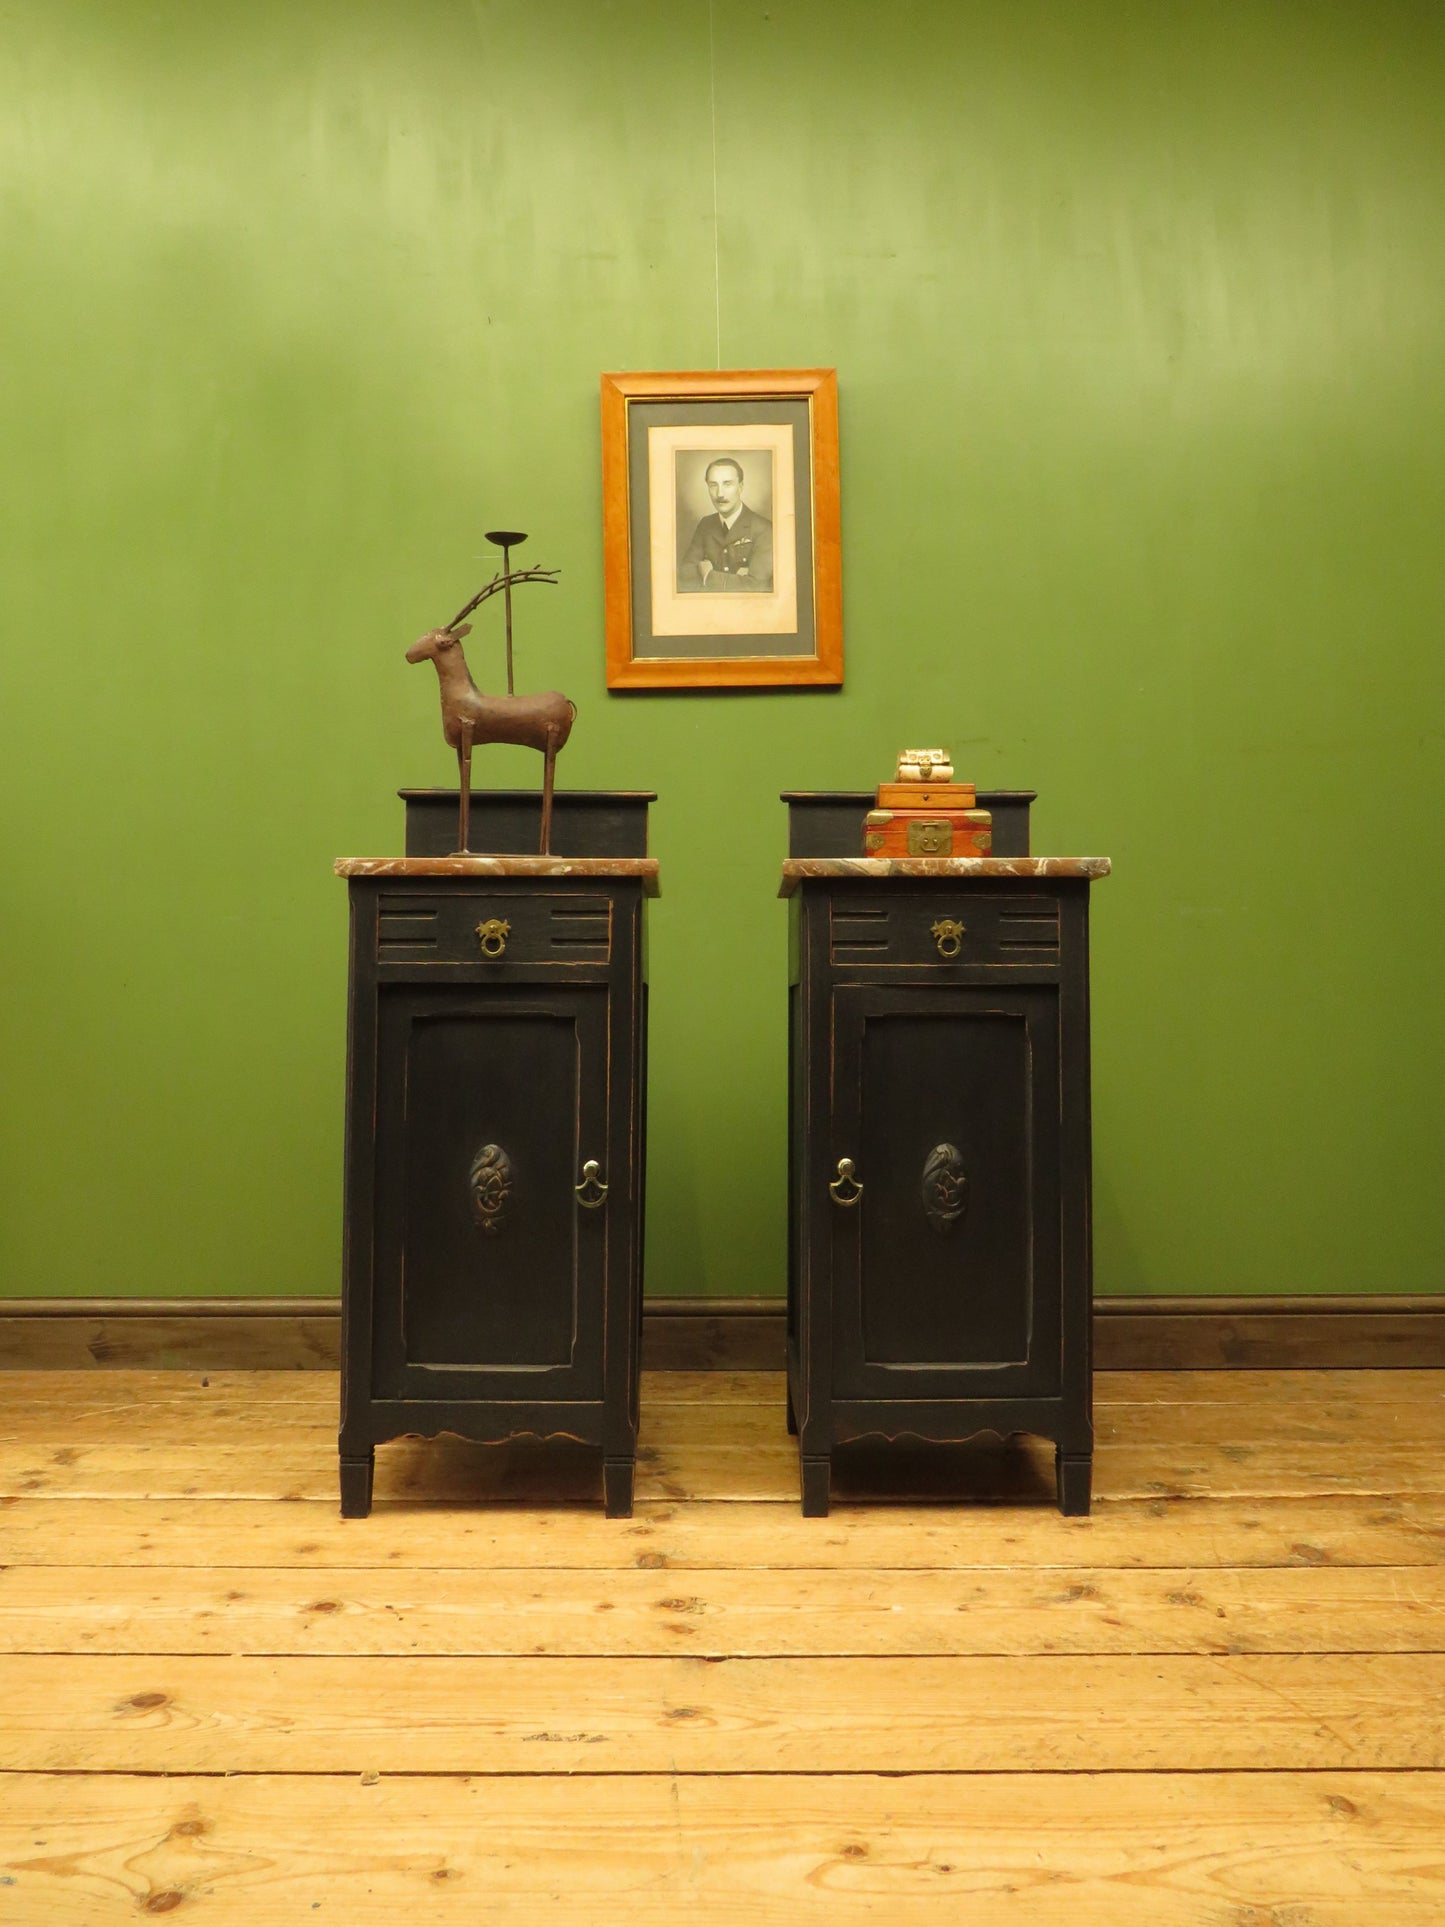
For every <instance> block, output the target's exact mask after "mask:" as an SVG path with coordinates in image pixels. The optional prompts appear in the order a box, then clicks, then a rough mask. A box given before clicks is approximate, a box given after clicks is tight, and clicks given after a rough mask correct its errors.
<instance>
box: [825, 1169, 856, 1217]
mask: <svg viewBox="0 0 1445 1927" xmlns="http://www.w3.org/2000/svg"><path fill="white" fill-rule="evenodd" d="M847 1185H851V1186H852V1187H853V1188H852V1190H851V1191H850V1192H849V1194H848V1196H847V1197H845V1196H844V1195H843V1192H844V1187H845V1186H847ZM828 1189H829V1191H830V1192H831V1193H832V1196H833V1202H834V1204H841V1205H842V1206H843V1207H844V1209H845V1210H846V1209H847V1207H848V1206H849V1205H850V1204H857V1202H858V1200H859V1198H861V1197H862V1195H863V1185H862V1182H861V1180H860V1179H858V1178H855V1177H854V1175H853V1160H852V1158H839V1160H838V1175H837V1177H836V1178H834V1180H833V1182H832V1183H831V1184H830V1185H829V1186H828Z"/></svg>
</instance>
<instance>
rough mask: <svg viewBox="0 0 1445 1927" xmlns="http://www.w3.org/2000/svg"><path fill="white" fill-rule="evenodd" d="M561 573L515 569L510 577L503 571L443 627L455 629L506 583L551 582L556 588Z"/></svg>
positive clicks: (549, 570)
mask: <svg viewBox="0 0 1445 1927" xmlns="http://www.w3.org/2000/svg"><path fill="white" fill-rule="evenodd" d="M561 573H562V571H561V570H560V569H538V568H532V569H513V570H512V572H511V574H510V576H509V575H508V574H507V573H506V572H505V571H502V572H501V573H499V574H497V575H494V576H493V577H492V579H491V581H490V582H489V583H488V584H487V586H486V587H485V588H484V589H478V590H477V593H476V594H475V595H474V596H473V597H472V599H471V601H470V602H469V603H468V604H467V605H466V607H465V608H464V609H458V610H457V612H456V614H455V615H454V616H453V617H452V619H451V621H450V622H447V623H443V625H442V627H443V628H445V629H455V628H456V626H457V624H458V623H459V622H465V621H466V619H467V617H468V616H469V615H470V614H471V613H472V611H473V609H476V608H479V607H480V606H481V604H482V603H484V602H485V601H486V599H487V597H488V596H489V595H495V594H496V593H497V591H498V589H500V588H503V587H504V586H505V585H506V583H508V582H509V581H510V582H550V583H551V584H552V586H553V587H554V588H555V587H556V584H557V577H558V576H559V575H560V574H561Z"/></svg>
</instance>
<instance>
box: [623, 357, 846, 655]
mask: <svg viewBox="0 0 1445 1927" xmlns="http://www.w3.org/2000/svg"><path fill="white" fill-rule="evenodd" d="M602 525H603V550H604V562H605V571H606V592H607V686H608V688H609V689H679V688H685V689H721V688H729V687H738V688H742V687H748V686H754V687H759V686H768V685H771V686H774V687H778V686H785V685H789V684H792V685H829V684H833V685H836V684H838V683H841V682H842V680H843V583H842V572H841V561H840V554H839V540H838V377H837V372H836V370H834V369H832V368H786V369H763V370H743V371H729V372H726V373H724V372H718V373H713V374H631V375H604V376H603V377H602Z"/></svg>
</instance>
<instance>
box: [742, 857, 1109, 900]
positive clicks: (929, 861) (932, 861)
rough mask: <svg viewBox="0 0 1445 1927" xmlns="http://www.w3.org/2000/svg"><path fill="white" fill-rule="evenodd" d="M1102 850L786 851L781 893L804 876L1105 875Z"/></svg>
mask: <svg viewBox="0 0 1445 1927" xmlns="http://www.w3.org/2000/svg"><path fill="white" fill-rule="evenodd" d="M1112 868H1113V865H1112V863H1111V862H1110V860H1109V858H1108V857H1106V856H790V857H787V858H785V860H784V862H783V882H782V888H781V889H780V890H779V891H778V895H779V896H780V897H790V896H791V895H792V894H793V892H794V890H796V889H797V887H798V885H799V884H800V883H803V882H806V881H807V879H808V878H809V877H867V878H868V879H869V880H870V882H871V881H873V880H875V879H878V878H883V877H911V878H917V877H1106V876H1108V874H1109V872H1110V870H1111V869H1112Z"/></svg>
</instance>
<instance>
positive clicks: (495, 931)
mask: <svg viewBox="0 0 1445 1927" xmlns="http://www.w3.org/2000/svg"><path fill="white" fill-rule="evenodd" d="M511 934H512V926H511V924H509V923H508V922H507V920H506V918H505V917H488V918H487V920H486V922H485V923H479V924H478V925H477V935H478V936H479V937H480V938H481V940H482V955H483V956H484V957H500V956H501V954H502V952H503V951H504V950H505V949H506V947H507V939H508V937H510V936H511Z"/></svg>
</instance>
